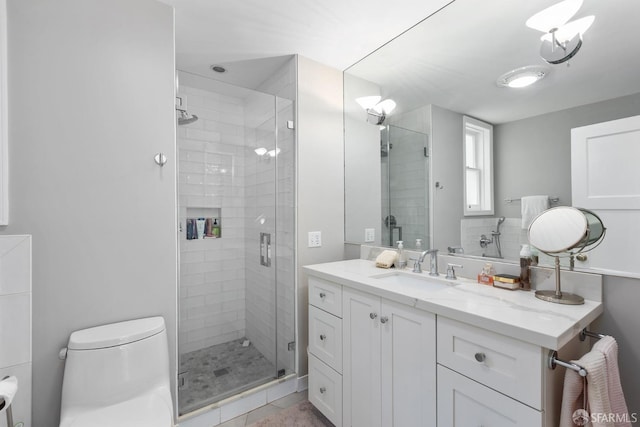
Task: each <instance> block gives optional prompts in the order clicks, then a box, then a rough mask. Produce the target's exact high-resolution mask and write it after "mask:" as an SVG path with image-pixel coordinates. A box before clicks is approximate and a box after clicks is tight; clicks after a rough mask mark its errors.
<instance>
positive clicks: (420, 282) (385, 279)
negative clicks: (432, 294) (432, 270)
mask: <svg viewBox="0 0 640 427" xmlns="http://www.w3.org/2000/svg"><path fill="white" fill-rule="evenodd" d="M371 278H372V279H376V280H379V281H380V282H381V283H384V284H386V285H390V286H408V287H411V288H415V289H420V290H425V291H439V290H443V289H451V287H453V286H455V285H454V284H452V283H449V282H444V281H440V280H438V279H434V278H433V277H429V276H422V275H419V274H411V273H404V272H400V271H394V272H389V273H383V274H376V275H374V276H371Z"/></svg>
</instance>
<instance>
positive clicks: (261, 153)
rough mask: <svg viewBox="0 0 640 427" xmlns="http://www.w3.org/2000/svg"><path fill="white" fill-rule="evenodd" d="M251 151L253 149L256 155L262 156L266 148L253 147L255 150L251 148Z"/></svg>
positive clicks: (265, 152)
mask: <svg viewBox="0 0 640 427" xmlns="http://www.w3.org/2000/svg"><path fill="white" fill-rule="evenodd" d="M253 151H255V153H256V154H257V155H258V156H264V155H265V154H267V149H266V148H264V147H260V148H256V149H255V150H253Z"/></svg>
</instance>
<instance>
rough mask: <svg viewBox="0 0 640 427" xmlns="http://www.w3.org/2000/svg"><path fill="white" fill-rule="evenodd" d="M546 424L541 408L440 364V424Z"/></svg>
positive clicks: (494, 426)
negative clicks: (510, 396) (512, 397)
mask: <svg viewBox="0 0 640 427" xmlns="http://www.w3.org/2000/svg"><path fill="white" fill-rule="evenodd" d="M543 425H544V424H542V413H541V412H539V411H536V410H535V409H532V408H530V407H528V406H527V405H523V404H522V403H520V402H518V401H516V400H513V399H511V398H509V397H507V396H505V395H503V394H501V393H498V392H497V391H494V390H492V389H490V388H488V387H485V386H483V385H482V384H480V383H477V382H475V381H473V380H470V379H469V378H467V377H465V376H463V375H460V374H459V373H457V372H454V371H452V370H450V369H448V368H446V367H444V366H441V365H438V426H447V427H469V426H492V427H508V426H509V427H534V426H535V427H540V426H543Z"/></svg>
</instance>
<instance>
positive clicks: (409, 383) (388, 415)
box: [342, 288, 436, 427]
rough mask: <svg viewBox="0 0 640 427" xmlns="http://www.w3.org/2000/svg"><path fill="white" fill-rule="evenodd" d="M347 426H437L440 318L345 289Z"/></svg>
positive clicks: (344, 330) (344, 338)
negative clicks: (436, 328) (436, 367)
mask: <svg viewBox="0 0 640 427" xmlns="http://www.w3.org/2000/svg"><path fill="white" fill-rule="evenodd" d="M342 310H343V325H342V326H343V425H344V426H363V427H376V426H378V427H381V426H397V427H401V426H407V427H418V426H425V427H427V426H429V427H431V426H434V425H435V423H436V419H435V413H436V395H435V388H436V387H435V386H436V371H435V359H436V354H435V345H434V344H435V332H436V330H435V316H434V315H433V314H431V313H428V312H426V311H422V310H418V309H415V308H412V307H409V306H406V305H403V304H398V303H396V302H392V301H388V300H386V299H384V298H380V297H378V296H374V295H371V294H368V293H364V292H359V291H357V290H353V289H349V288H344V289H343V304H342Z"/></svg>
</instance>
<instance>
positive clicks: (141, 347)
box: [61, 317, 171, 413]
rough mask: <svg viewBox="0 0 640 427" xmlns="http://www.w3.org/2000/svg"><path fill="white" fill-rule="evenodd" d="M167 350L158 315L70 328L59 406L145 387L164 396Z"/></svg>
mask: <svg viewBox="0 0 640 427" xmlns="http://www.w3.org/2000/svg"><path fill="white" fill-rule="evenodd" d="M169 384H170V379H169V351H168V345H167V333H166V329H165V325H164V319H163V318H162V317H150V318H145V319H137V320H130V321H126V322H120V323H113V324H109V325H104V326H98V327H95V328H89V329H83V330H80V331H76V332H73V333H72V334H71V336H70V338H69V344H68V347H67V357H66V362H65V368H64V379H63V383H62V408H61V409H62V411H63V413H64V412H65V411H67V410H73V408H74V407H76V408H77V407H83V408H90V407H103V406H106V405H111V404H115V403H118V402H122V401H125V400H130V399H132V398H135V397H137V396H141V395H145V394H147V393H159V394H160V395H162V396H167V397H168V399H169V401H168V402H167V404H168V405H169V407H171V396H170V385H169Z"/></svg>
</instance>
